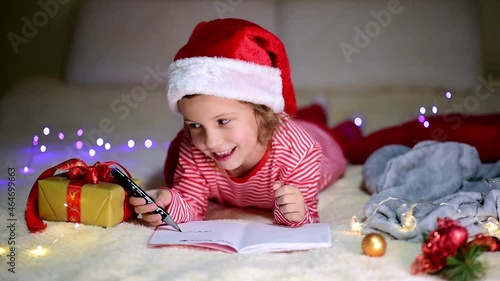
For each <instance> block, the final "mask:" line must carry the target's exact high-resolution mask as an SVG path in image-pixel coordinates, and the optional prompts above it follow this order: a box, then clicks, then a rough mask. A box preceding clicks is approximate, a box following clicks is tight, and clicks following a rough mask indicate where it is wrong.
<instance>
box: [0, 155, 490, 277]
mask: <svg viewBox="0 0 500 281" xmlns="http://www.w3.org/2000/svg"><path fill="white" fill-rule="evenodd" d="M12 148H13V147H12ZM161 150H162V151H164V149H163V148H161ZM55 151H58V150H55ZM59 151H61V150H59ZM1 152H2V153H3V155H4V156H5V157H4V158H3V160H2V162H1V164H2V174H1V187H0V221H1V224H2V230H1V231H0V247H2V249H3V252H2V253H1V256H0V263H1V265H0V280H37V281H59V280H73V281H87V280H198V281H203V280H228V281H232V280H273V281H276V280H286V281H308V280H311V281H312V280H314V281H318V280H355V281H362V280H384V281H387V280H440V279H439V278H438V277H437V276H431V275H421V276H413V275H411V273H410V265H411V263H412V262H413V260H414V259H415V257H416V256H417V255H418V254H419V253H420V252H421V244H419V243H411V242H405V241H398V240H387V250H386V253H385V255H383V256H382V257H368V256H366V255H363V254H362V251H361V240H362V238H363V235H360V234H354V233H351V232H350V231H349V224H350V220H351V217H352V216H353V215H356V216H358V217H360V218H361V217H362V211H363V206H364V204H365V203H366V202H367V201H368V200H369V198H370V195H369V194H368V193H366V192H365V191H363V189H362V174H361V171H362V166H349V167H348V169H347V171H346V173H345V175H344V177H343V178H341V179H340V180H339V181H337V182H336V183H335V184H333V185H332V186H330V187H328V188H327V189H326V190H324V191H323V192H322V193H321V194H320V201H319V210H320V218H321V221H322V222H326V223H329V224H330V225H331V235H332V242H333V246H332V247H331V248H323V249H316V250H310V251H303V252H290V253H273V254H255V255H254V254H251V255H244V254H228V253H223V252H217V251H212V250H202V249H199V248H179V247H169V248H160V249H153V248H148V247H147V243H148V240H149V238H150V236H151V234H152V232H153V229H152V228H151V227H147V226H144V225H142V224H141V223H140V221H138V220H136V221H133V222H127V223H121V224H119V225H117V226H115V227H111V228H102V227H97V226H91V225H80V226H79V227H75V225H74V224H73V223H66V222H50V221H47V225H48V227H47V229H46V230H45V231H44V232H42V233H36V234H32V233H29V232H28V231H27V228H26V225H25V222H24V208H25V204H26V199H27V195H28V193H29V190H30V188H31V186H32V184H33V182H34V180H35V179H36V178H37V177H38V175H39V174H40V173H41V172H42V171H43V170H45V169H46V168H49V167H51V165H52V164H54V163H57V162H58V161H59V160H61V159H62V160H65V159H63V158H64V156H65V155H64V153H62V154H61V153H60V154H59V155H58V154H57V153H54V154H50V153H48V154H45V155H42V156H40V154H39V153H38V154H35V155H34V156H33V155H32V156H31V157H32V159H31V160H30V161H31V162H30V163H32V164H31V166H30V168H29V169H30V171H29V172H28V173H23V172H22V168H23V163H25V162H26V161H27V159H25V158H23V157H24V156H23V157H21V156H20V155H24V154H23V153H25V152H26V151H25V150H22V149H21V148H18V149H8V150H5V149H1ZM131 155H133V156H134V157H131ZM131 155H124V154H123V153H117V154H110V155H105V157H106V158H105V159H102V160H101V161H106V160H110V159H113V160H116V161H119V162H120V163H122V164H123V165H124V166H125V167H127V168H128V169H129V170H130V171H131V173H132V174H133V175H137V177H138V178H143V179H146V180H145V182H147V183H149V184H150V185H152V182H154V177H155V175H156V174H155V173H154V171H153V170H152V169H151V167H152V166H154V167H157V168H158V169H159V170H161V168H162V166H161V162H162V161H163V160H162V159H164V156H165V154H164V153H159V152H158V151H147V152H143V153H139V152H138V151H136V152H135V154H131ZM84 160H85V161H86V162H87V163H89V164H93V163H92V161H95V159H93V160H91V159H84ZM23 161H24V162H23ZM139 163H151V164H150V165H149V166H147V165H139ZM8 167H15V168H16V173H17V174H16V178H15V183H16V191H15V196H13V197H14V198H13V202H15V203H13V204H14V205H15V206H14V208H13V209H12V211H13V216H11V213H10V210H9V202H12V200H9V196H8V193H7V186H8V182H9V181H8V179H7V169H8ZM208 218H210V219H216V218H231V219H237V218H241V219H251V220H258V221H264V222H266V221H270V218H269V216H268V214H267V213H259V212H251V211H249V210H241V209H234V208H224V207H221V206H216V205H213V206H211V210H210V215H209V216H208ZM11 223H12V224H13V225H14V226H13V227H10V228H9V225H10V224H11ZM9 239H10V240H9ZM10 241H14V242H15V244H13V245H9V242H10ZM10 243H12V242H10ZM38 246H42V247H43V248H42V251H41V252H42V255H35V254H34V252H33V250H35V249H37V247H38ZM11 247H12V249H13V251H11ZM12 252H13V253H14V255H15V256H14V257H13V258H12V257H9V256H8V255H9V254H11V253H12ZM481 260H482V261H483V262H484V264H485V265H486V267H487V270H486V276H485V278H484V280H498V279H497V278H498V276H500V259H499V258H498V253H496V254H493V253H485V254H483V255H482V256H481ZM11 261H12V262H11ZM11 268H13V269H12V270H14V271H15V273H12V272H10V271H9V269H11Z"/></svg>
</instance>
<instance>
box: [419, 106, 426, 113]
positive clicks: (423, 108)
mask: <svg viewBox="0 0 500 281" xmlns="http://www.w3.org/2000/svg"><path fill="white" fill-rule="evenodd" d="M425 112H426V110H425V107H423V106H421V107H420V114H425Z"/></svg>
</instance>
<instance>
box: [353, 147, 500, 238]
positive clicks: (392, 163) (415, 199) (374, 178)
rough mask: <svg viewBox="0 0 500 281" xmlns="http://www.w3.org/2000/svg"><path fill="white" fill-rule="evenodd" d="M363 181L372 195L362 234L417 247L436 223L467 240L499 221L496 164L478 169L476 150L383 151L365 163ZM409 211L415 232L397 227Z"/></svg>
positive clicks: (499, 179) (499, 176)
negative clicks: (453, 223)
mask: <svg viewBox="0 0 500 281" xmlns="http://www.w3.org/2000/svg"><path fill="white" fill-rule="evenodd" d="M499 145H500V144H499ZM363 178H364V181H365V185H366V188H367V189H368V191H369V192H370V193H371V194H372V196H371V198H370V199H369V201H368V202H367V203H366V204H365V206H364V210H363V211H364V214H365V216H366V218H367V220H366V221H365V223H364V225H363V232H364V233H370V232H382V233H385V234H387V235H388V236H390V237H392V238H394V239H399V240H407V241H412V242H422V241H423V237H424V234H427V233H429V232H430V231H431V230H433V229H435V228H436V226H437V225H436V220H437V218H438V217H450V218H452V219H454V220H457V221H459V222H460V223H461V224H462V225H463V226H464V227H466V228H467V229H468V231H469V235H470V236H473V235H475V234H477V233H479V232H483V231H484V226H483V223H484V222H485V221H486V220H487V219H488V218H490V217H492V218H495V219H497V220H498V219H499V217H500V161H498V162H496V163H491V164H484V163H481V161H480V159H479V156H478V153H477V150H476V149H475V148H474V147H472V146H469V145H466V144H463V143H456V142H444V143H443V142H435V141H425V142H421V143H418V144H417V145H416V146H414V147H413V148H412V149H410V148H408V147H406V146H402V145H387V146H384V147H382V148H380V149H379V150H377V151H375V152H374V153H373V154H372V155H371V156H370V157H369V158H368V160H367V161H366V163H365V165H364V167H363ZM410 210H411V211H412V213H413V216H414V218H415V219H416V227H415V228H414V229H413V230H407V229H406V230H405V229H403V228H402V225H401V223H402V221H403V218H404V216H405V215H407V214H409V213H408V211H410ZM403 214H404V215H403Z"/></svg>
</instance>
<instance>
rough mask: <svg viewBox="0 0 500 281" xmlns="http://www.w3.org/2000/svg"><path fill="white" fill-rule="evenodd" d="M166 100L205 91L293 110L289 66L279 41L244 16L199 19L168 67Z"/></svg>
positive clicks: (172, 103)
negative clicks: (240, 17)
mask: <svg viewBox="0 0 500 281" xmlns="http://www.w3.org/2000/svg"><path fill="white" fill-rule="evenodd" d="M167 93H168V95H167V96H168V103H169V107H170V109H171V110H172V111H173V112H176V113H178V112H179V109H178V106H177V102H178V101H179V100H180V99H181V98H182V97H184V96H186V95H191V94H204V95H213V96H217V97H224V98H230V99H236V100H241V101H247V102H251V103H255V104H263V105H267V106H268V107H270V108H271V109H272V110H273V111H274V112H275V113H280V112H282V111H285V112H286V113H288V114H295V112H296V110H297V103H296V100H295V93H294V90H293V85H292V80H291V75H290V64H289V62H288V56H287V54H286V51H285V47H284V45H283V43H282V42H281V40H280V39H279V38H278V37H277V36H276V35H274V34H272V33H271V32H269V31H268V30H266V29H264V28H262V27H260V26H258V25H256V24H254V23H252V22H249V21H246V20H241V19H217V20H213V21H209V22H201V23H199V24H198V25H197V26H196V27H195V29H194V31H193V33H192V34H191V36H190V38H189V40H188V42H187V44H186V45H184V46H183V47H182V48H181V49H180V50H179V52H178V53H177V55H176V56H175V58H174V61H173V62H172V63H171V65H170V67H169V69H168V86H167Z"/></svg>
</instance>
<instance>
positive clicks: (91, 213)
mask: <svg viewBox="0 0 500 281" xmlns="http://www.w3.org/2000/svg"><path fill="white" fill-rule="evenodd" d="M133 181H134V182H135V183H137V184H138V185H139V186H140V185H141V183H140V180H138V179H133ZM129 197H130V196H129V194H128V192H126V190H124V189H123V187H121V186H120V185H118V184H116V183H107V182H99V183H98V184H92V183H86V182H85V181H82V180H76V181H73V180H70V179H68V178H66V177H60V176H55V177H50V178H46V179H42V180H39V181H38V215H39V216H40V218H42V219H45V220H49V221H69V222H78V223H83V224H91V225H98V226H103V227H110V226H115V225H117V224H119V223H120V222H123V221H126V220H128V219H130V218H131V215H132V214H133V212H130V211H128V212H127V208H128V207H129V206H130V204H129V203H128V198H129Z"/></svg>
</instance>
